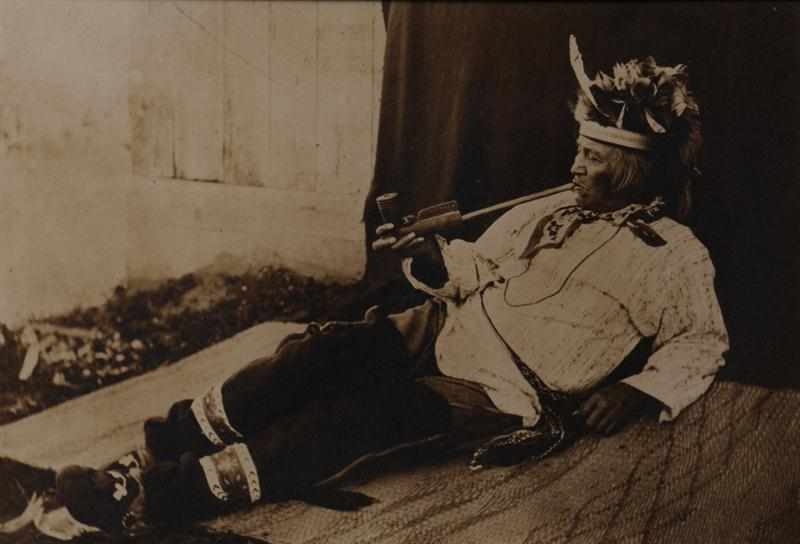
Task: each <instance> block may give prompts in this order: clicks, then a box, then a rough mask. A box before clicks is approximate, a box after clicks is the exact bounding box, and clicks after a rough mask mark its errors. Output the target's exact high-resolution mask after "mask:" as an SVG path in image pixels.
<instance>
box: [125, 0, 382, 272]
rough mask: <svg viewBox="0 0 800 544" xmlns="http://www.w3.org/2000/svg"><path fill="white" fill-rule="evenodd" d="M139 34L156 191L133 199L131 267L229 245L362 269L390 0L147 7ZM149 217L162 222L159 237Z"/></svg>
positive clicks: (133, 90) (137, 153) (149, 169)
mask: <svg viewBox="0 0 800 544" xmlns="http://www.w3.org/2000/svg"><path fill="white" fill-rule="evenodd" d="M134 28H135V29H136V30H135V32H136V35H135V36H134V37H133V41H132V52H131V78H130V106H129V107H130V118H131V131H132V139H131V160H132V167H133V172H134V174H136V175H138V176H142V177H145V178H147V179H148V180H150V181H157V183H156V185H155V186H154V187H159V188H154V187H151V189H143V188H139V190H137V191H134V200H133V203H134V206H133V211H132V212H131V214H132V221H131V222H132V225H133V227H134V232H133V233H132V236H131V244H132V252H131V253H132V258H131V261H130V263H129V265H130V270H131V274H132V275H134V276H139V275H141V276H158V275H163V274H164V273H165V272H166V273H167V274H177V273H182V272H186V271H190V270H191V269H192V268H195V267H197V266H200V265H203V264H207V263H208V262H211V261H213V260H214V259H215V258H216V256H217V255H218V254H219V253H223V252H225V253H233V254H234V256H236V257H242V258H245V259H246V260H248V261H250V262H256V263H259V262H266V261H270V260H272V261H275V260H277V261H279V263H278V264H286V265H289V266H294V267H299V268H300V269H301V271H309V272H317V273H319V272H322V273H327V274H330V275H333V276H339V277H350V278H352V277H355V276H357V275H358V274H359V273H360V267H361V266H362V265H363V255H362V253H363V251H362V249H363V248H362V247H361V246H362V242H361V231H360V229H361V227H360V224H359V220H360V210H361V206H362V203H363V196H364V194H365V192H366V190H367V188H368V186H369V182H370V178H371V175H372V168H373V164H374V150H375V141H376V131H377V120H378V111H379V100H380V84H381V79H382V63H383V45H384V39H385V38H384V28H383V20H382V15H381V8H380V3H379V2H363V1H354V2H329V1H324V0H323V1H313V2H312V1H293V0H288V1H283V2H200V1H194V2H161V1H150V2H148V3H147V9H146V10H145V12H144V13H143V14H142V21H141V22H139V23H138V24H136V25H135V26H134ZM167 180H188V181H193V182H196V183H197V182H207V183H208V182H210V183H213V184H216V185H220V186H224V187H216V188H209V187H202V188H201V187H196V186H195V187H191V188H187V187H186V185H185V184H181V185H180V186H179V187H180V188H176V187H165V186H164V182H166V181H167ZM234 186H235V187H234ZM247 188H249V189H252V190H249V191H248V190H247ZM256 188H258V189H259V190H258V191H255V190H254V189H256ZM137 195H138V197H137ZM137 198H138V200H137ZM142 221H145V222H147V221H150V222H152V221H156V222H159V223H160V225H161V227H162V228H161V231H160V232H159V233H158V234H159V237H160V241H158V242H154V241H153V239H152V238H153V236H154V233H153V232H152V231H150V230H147V229H143V228H142V226H141V225H142ZM165 222H166V224H165ZM192 233H195V235H193V234H192ZM202 233H205V234H202ZM164 237H166V238H164ZM170 237H172V238H173V240H172V241H169V238H170ZM253 237H256V238H257V239H254V238H253ZM172 245H175V246H179V247H177V250H176V248H173V247H171V246H172Z"/></svg>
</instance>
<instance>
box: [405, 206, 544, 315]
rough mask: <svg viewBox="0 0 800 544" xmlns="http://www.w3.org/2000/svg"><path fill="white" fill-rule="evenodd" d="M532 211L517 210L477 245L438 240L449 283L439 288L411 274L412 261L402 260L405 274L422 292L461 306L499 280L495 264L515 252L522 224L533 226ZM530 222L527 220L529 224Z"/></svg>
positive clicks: (501, 221) (519, 207)
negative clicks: (514, 248) (477, 292)
mask: <svg viewBox="0 0 800 544" xmlns="http://www.w3.org/2000/svg"><path fill="white" fill-rule="evenodd" d="M530 215H531V210H530V208H529V207H527V206H517V207H516V208H513V209H512V210H510V211H508V212H507V213H505V214H504V215H503V216H501V217H500V218H499V219H498V220H497V221H495V222H494V223H492V224H491V225H490V226H489V228H488V229H486V231H485V232H484V233H483V234H482V235H481V237H480V238H478V240H477V241H476V242H466V241H464V240H460V239H456V240H452V241H450V242H448V241H447V240H445V239H444V238H443V237H441V236H438V235H437V236H436V242H437V243H438V245H439V250H440V251H441V252H442V258H443V260H444V266H445V269H446V270H447V276H448V280H447V282H446V283H445V284H444V285H443V286H442V287H440V288H434V287H431V286H430V285H427V284H426V283H424V282H423V281H421V280H420V279H419V278H417V277H415V276H414V274H413V272H412V263H413V258H411V257H409V258H406V259H403V273H404V274H405V276H406V278H407V279H408V281H409V283H411V285H412V286H413V287H414V288H416V289H419V290H420V291H423V292H425V293H428V294H429V295H432V296H434V297H437V298H439V299H442V300H445V301H449V302H455V303H460V302H463V301H464V300H466V299H467V298H468V297H469V296H470V295H471V294H472V293H474V292H475V291H478V290H479V289H481V288H482V287H483V286H484V285H486V284H487V283H488V282H490V281H492V280H494V279H496V278H495V274H494V270H495V268H496V266H495V260H496V259H498V258H500V257H502V256H504V255H507V254H509V253H510V252H512V251H513V242H514V240H515V237H516V235H517V234H518V233H519V231H520V228H521V226H522V225H523V224H527V223H528V222H530ZM526 218H527V220H526Z"/></svg>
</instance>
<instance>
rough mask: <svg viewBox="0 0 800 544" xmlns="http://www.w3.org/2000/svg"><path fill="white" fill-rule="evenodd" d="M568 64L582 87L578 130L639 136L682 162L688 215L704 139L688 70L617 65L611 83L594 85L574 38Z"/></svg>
mask: <svg viewBox="0 0 800 544" xmlns="http://www.w3.org/2000/svg"><path fill="white" fill-rule="evenodd" d="M570 62H571V64H572V68H573V70H574V71H575V76H576V78H577V80H578V85H579V86H580V90H579V91H578V100H577V103H576V105H575V110H574V115H575V120H576V121H577V122H578V123H579V124H580V125H584V124H587V123H596V124H597V125H600V126H601V127H613V128H615V129H617V132H618V131H623V132H624V131H628V132H630V133H635V134H638V135H640V136H642V137H644V138H646V139H647V141H648V142H652V147H653V148H658V149H660V150H661V151H662V152H664V153H666V154H667V156H668V157H669V156H670V155H671V156H672V157H670V159H671V160H670V161H669V162H672V163H674V162H675V161H678V162H679V163H680V166H681V168H680V169H681V170H683V171H684V172H682V173H679V172H674V173H673V175H674V176H678V177H679V178H681V179H682V180H683V181H681V182H679V183H681V187H680V188H678V191H677V192H678V193H680V194H679V195H678V200H679V202H678V203H677V205H678V208H679V210H680V209H683V211H688V206H689V188H690V185H691V181H692V178H693V177H695V176H697V175H699V173H700V171H699V168H698V165H699V163H700V153H701V150H702V147H703V138H702V132H701V122H700V107H699V105H698V104H697V101H696V100H695V98H694V96H692V94H691V93H690V92H689V89H688V87H687V85H688V79H689V76H688V73H687V70H686V66H685V65H683V64H679V65H677V66H659V65H658V64H656V61H655V60H654V59H653V57H647V58H645V59H644V60H637V59H633V60H630V61H628V62H626V63H625V64H616V65H614V68H613V72H612V74H613V77H612V76H609V75H608V74H605V73H603V72H599V73H598V74H597V75H596V76H595V78H594V79H593V80H590V79H589V78H588V77H587V76H586V72H585V70H584V67H583V59H582V57H581V54H580V51H579V50H578V44H577V41H576V39H575V36H572V35H571V36H570ZM595 132H598V131H596V130H595ZM608 132H609V134H614V133H615V131H608ZM602 137H603V136H602V135H601V136H600V138H602ZM600 138H597V137H596V139H600ZM605 141H607V142H608V143H612V144H617V145H622V146H624V147H631V148H634V149H636V147H635V146H632V145H627V146H626V145H625V143H624V142H623V143H620V142H619V141H612V139H611V138H610V137H608V138H606V140H605ZM638 149H642V147H638ZM676 166H677V165H676Z"/></svg>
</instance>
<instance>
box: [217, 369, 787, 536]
mask: <svg viewBox="0 0 800 544" xmlns="http://www.w3.org/2000/svg"><path fill="white" fill-rule="evenodd" d="M799 415H800V393H797V392H790V391H784V392H776V391H770V390H766V389H762V388H758V387H753V386H745V385H739V384H734V383H719V384H716V385H715V386H714V387H713V388H712V390H711V391H710V392H709V393H708V394H706V395H705V396H704V397H703V398H702V399H701V400H700V401H698V402H697V403H695V404H694V405H693V406H692V407H690V408H689V409H688V410H687V411H686V412H685V413H684V414H682V416H681V417H680V418H679V420H678V421H677V422H675V423H673V424H665V425H658V424H657V423H655V422H650V421H642V422H639V423H636V424H634V425H631V426H629V427H628V428H627V429H626V430H625V431H624V432H622V433H620V434H617V435H615V436H613V437H610V438H599V437H585V438H583V439H581V440H580V441H578V442H577V443H576V444H575V445H574V446H573V447H572V448H571V449H569V450H567V451H565V452H562V453H560V454H558V455H556V456H553V457H551V458H549V459H546V460H544V461H542V462H539V463H530V464H525V465H521V466H517V467H512V468H501V469H490V470H485V471H480V472H475V473H472V472H469V471H468V470H467V468H466V461H467V459H466V457H458V458H455V459H450V460H449V461H447V462H445V463H443V464H438V465H436V464H428V465H423V466H419V467H415V468H409V469H406V470H401V471H390V472H389V473H384V474H380V475H378V476H374V477H371V478H369V480H368V481H356V482H351V485H349V486H348V487H349V488H351V489H357V490H359V491H362V492H365V493H367V494H369V495H371V496H372V497H374V498H376V499H378V500H379V502H378V503H377V504H374V505H372V506H370V507H368V508H366V509H364V510H362V511H359V512H353V513H347V512H336V511H331V510H326V509H324V508H320V507H315V506H310V505H307V504H304V503H300V502H289V503H283V504H271V505H262V506H257V507H254V508H252V509H250V510H249V511H246V512H243V513H240V514H236V515H234V516H228V517H226V518H223V519H220V520H216V521H215V522H213V523H211V524H210V526H211V527H212V528H224V529H226V530H229V531H233V532H235V533H239V534H245V535H249V536H252V537H256V538H262V539H264V540H268V541H269V542H270V543H271V544H280V543H292V544H311V543H320V544H322V543H347V544H353V543H382V544H389V543H392V544H394V543H397V544H400V543H414V544H419V543H428V542H430V543H452V544H467V543H473V542H474V543H483V544H485V543H498V544H499V543H503V544H515V543H536V544H540V543H541V544H544V543H553V544H554V543H560V542H569V543H570V544H576V543H589V542H591V543H596V542H615V543H617V542H636V543H649V542H665V543H666V542H669V543H674V542H681V543H689V542H703V543H707V542H725V543H727V542H737V543H738V542H758V543H761V542H781V543H786V542H800V451H799V450H800V435H798V431H799V430H800V429H799V428H798V427H800V418H799V417H798V416H799Z"/></svg>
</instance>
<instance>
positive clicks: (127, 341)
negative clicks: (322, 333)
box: [0, 267, 363, 424]
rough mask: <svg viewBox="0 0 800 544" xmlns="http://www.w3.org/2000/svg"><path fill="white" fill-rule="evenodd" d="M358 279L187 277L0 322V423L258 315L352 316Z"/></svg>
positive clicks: (207, 342)
mask: <svg viewBox="0 0 800 544" xmlns="http://www.w3.org/2000/svg"><path fill="white" fill-rule="evenodd" d="M362 295H363V289H362V288H361V287H360V286H359V284H340V283H333V282H323V281H317V280H314V279H312V278H309V277H305V276H301V275H298V274H295V273H292V272H289V271H287V270H284V269H279V268H271V267H267V268H263V269H260V270H257V271H255V272H249V273H245V274H242V275H235V276H234V275H226V274H221V273H200V274H189V275H185V276H183V277H181V278H177V279H172V280H168V281H165V282H163V283H160V284H158V285H152V286H150V287H148V288H140V289H137V290H130V289H125V288H122V287H119V288H117V289H116V290H115V292H114V293H113V295H112V296H111V298H110V299H109V300H108V302H106V303H105V304H104V305H102V306H98V307H92V308H77V309H75V310H73V311H70V312H68V313H65V314H62V315H57V316H52V317H48V318H46V319H42V320H37V321H32V322H29V323H26V324H25V325H23V326H21V327H18V328H17V329H15V330H10V329H8V328H7V327H5V326H3V325H2V324H0V335H1V338H0V424H4V423H9V422H12V421H15V420H17V419H20V418H22V417H25V416H27V415H30V414H33V413H36V412H38V411H41V410H44V409H46V408H49V407H51V406H54V405H56V404H58V403H60V402H63V401H65V400H67V399H70V398H73V397H76V396H79V395H83V394H86V393H89V392H91V391H94V390H96V389H98V388H100V387H104V386H107V385H110V384H112V383H116V382H119V381H122V380H125V379H127V378H131V377H133V376H137V375H139V374H142V373H143V372H147V371H148V370H152V369H154V368H157V367H159V366H161V365H168V364H170V363H173V362H175V361H178V360H180V359H182V358H184V357H186V356H188V355H191V354H192V353H195V352H196V351H199V350H201V349H203V348H206V347H208V346H211V345H213V344H216V343H218V342H220V341H222V340H225V339H226V338H229V337H231V336H233V335H235V334H236V333H238V332H241V331H243V330H245V329H248V328H250V327H252V326H254V325H256V324H258V323H262V322H264V321H297V322H307V321H312V320H315V321H324V320H329V319H348V318H356V317H355V316H356V315H357V313H358V311H359V310H360V304H359V302H360V301H361V300H362Z"/></svg>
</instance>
